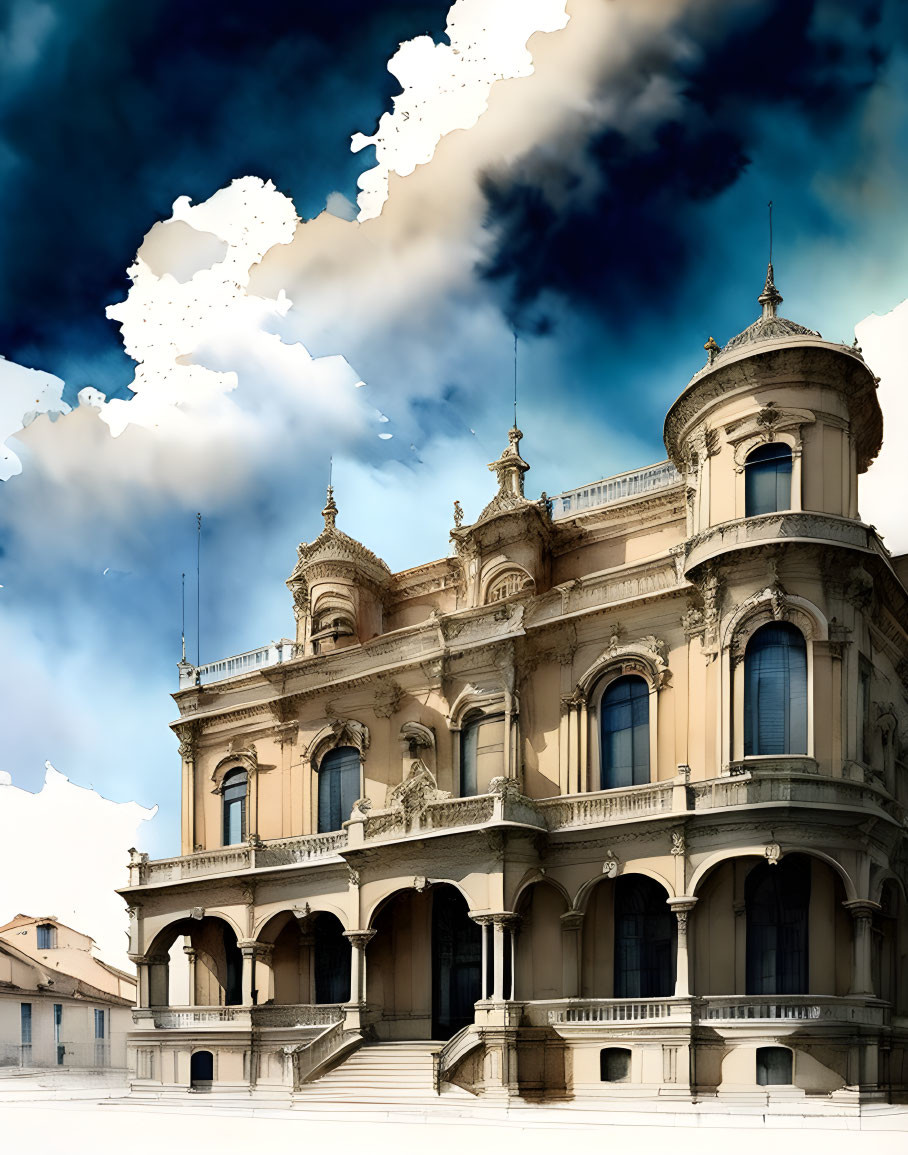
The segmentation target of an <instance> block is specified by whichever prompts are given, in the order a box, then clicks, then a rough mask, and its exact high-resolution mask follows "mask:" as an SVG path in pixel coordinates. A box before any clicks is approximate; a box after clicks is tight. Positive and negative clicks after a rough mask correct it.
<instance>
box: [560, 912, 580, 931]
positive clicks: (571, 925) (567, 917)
mask: <svg viewBox="0 0 908 1155" xmlns="http://www.w3.org/2000/svg"><path fill="white" fill-rule="evenodd" d="M582 926H583V911H582V910H567V911H565V912H564V914H563V915H562V916H561V929H562V930H580V928H581V927H582Z"/></svg>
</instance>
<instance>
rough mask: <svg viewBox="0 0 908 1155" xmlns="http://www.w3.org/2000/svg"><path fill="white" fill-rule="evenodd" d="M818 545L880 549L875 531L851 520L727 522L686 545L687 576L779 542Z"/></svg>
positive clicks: (805, 515) (791, 513) (776, 517)
mask: <svg viewBox="0 0 908 1155" xmlns="http://www.w3.org/2000/svg"><path fill="white" fill-rule="evenodd" d="M793 540H796V541H816V542H822V543H824V544H825V543H830V542H831V543H834V544H836V545H842V546H846V547H849V548H853V549H862V550H874V549H878V548H879V547H878V545H877V539H876V535H875V533H874V531H873V530H872V529H871V528H870V527H869V526H866V525H862V524H861V523H860V522H856V521H854V520H853V519H852V518H848V517H837V516H835V515H833V514H827V513H810V512H807V511H802V510H788V511H782V512H778V513H764V514H760V515H758V516H756V517H742V518H737V519H735V520H733V521H723V522H721V523H720V524H719V525H713V526H710V527H709V528H708V529H705V530H703V531H702V533H698V534H697V535H696V536H695V537H692V538H690V539H689V540H688V541H687V542H686V544H685V552H686V555H687V556H686V560H685V567H684V568H685V573H688V572H689V571H690V570H692V569H693V568H694V567H696V566H698V565H702V563H703V562H705V561H708V560H709V559H710V558H712V557H716V556H717V555H718V554H722V553H727V552H728V551H729V550H735V549H741V548H743V547H746V546H750V545H760V544H762V543H764V542H769V541H772V542H776V541H793Z"/></svg>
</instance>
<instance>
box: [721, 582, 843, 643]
mask: <svg viewBox="0 0 908 1155" xmlns="http://www.w3.org/2000/svg"><path fill="white" fill-rule="evenodd" d="M778 621H787V622H791V624H792V625H793V626H796V627H797V628H798V629H799V630H800V631H801V633H802V634H803V635H804V640H805V641H806V642H817V641H826V640H827V639H828V638H829V622H828V621H827V619H826V615H825V614H824V613H823V611H822V610H821V609H820V608H819V607H818V606H816V605H815V604H814V603H813V602H811V601H809V600H808V599H807V598H804V597H801V596H800V595H799V594H790V593H788V592H787V591H786V590H785V589H784V588H783V587H782V585H781V584H780V583H779V582H778V581H776V582H774V583H773V584H772V585H769V586H766V587H765V588H764V589H762V590H759V591H758V592H757V593H755V594H752V595H751V597H749V598H747V599H746V600H745V601H743V602H742V603H741V605H740V606H738V607H737V608H736V609H735V611H734V612H733V613H732V614H731V615H730V616H729V617H728V618H727V620H726V622H725V624H724V626H723V629H722V648H723V649H728V650H731V651H732V655H733V657H734V658H735V659H738V658H741V657H743V656H744V650H745V648H746V647H747V643H748V642H749V641H750V639H751V638H752V637H753V635H754V634H755V633H756V632H757V630H758V629H759V628H760V627H761V626H765V625H768V624H769V623H770V622H778Z"/></svg>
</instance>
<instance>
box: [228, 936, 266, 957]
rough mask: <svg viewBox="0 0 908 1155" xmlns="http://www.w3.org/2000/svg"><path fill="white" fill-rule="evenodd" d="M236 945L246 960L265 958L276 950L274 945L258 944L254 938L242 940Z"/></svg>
mask: <svg viewBox="0 0 908 1155" xmlns="http://www.w3.org/2000/svg"><path fill="white" fill-rule="evenodd" d="M236 945H237V946H238V947H239V948H240V952H241V953H242V955H243V957H244V958H264V957H265V956H266V955H270V954H271V952H272V951H273V950H274V943H272V942H257V941H256V940H255V939H254V938H241V939H240V941H239V942H238V943H237V944H236Z"/></svg>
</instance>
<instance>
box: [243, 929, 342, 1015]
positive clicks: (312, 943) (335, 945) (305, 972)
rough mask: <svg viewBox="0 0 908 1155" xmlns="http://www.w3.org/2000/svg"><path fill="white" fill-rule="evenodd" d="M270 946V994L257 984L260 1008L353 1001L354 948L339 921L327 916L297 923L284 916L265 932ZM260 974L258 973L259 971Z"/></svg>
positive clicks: (263, 936)
mask: <svg viewBox="0 0 908 1155" xmlns="http://www.w3.org/2000/svg"><path fill="white" fill-rule="evenodd" d="M259 942H262V943H271V944H272V948H273V949H272V953H271V959H270V964H269V967H270V971H271V976H270V988H269V989H268V990H265V989H263V984H262V983H261V982H260V981H259V980H258V977H257V980H256V984H257V986H258V998H259V1002H274V1003H278V1004H282V1005H286V1004H300V1003H302V1004H312V1003H345V1002H348V1001H349V998H350V943H349V940H348V939H346V938H345V937H344V928H343V926H342V924H341V922H340V919H338V918H337V916H336V915H334V914H331V913H330V912H328V911H315V912H314V913H312V914H309V915H307V916H306V917H305V918H298V917H297V916H296V915H295V914H294V913H293V912H291V911H281V913H280V914H276V915H275V916H274V917H273V918H271V919H269V921H268V922H267V923H266V924H265V926H264V927H263V928H262V931H261V932H260V934H259ZM256 969H257V971H258V968H256Z"/></svg>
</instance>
